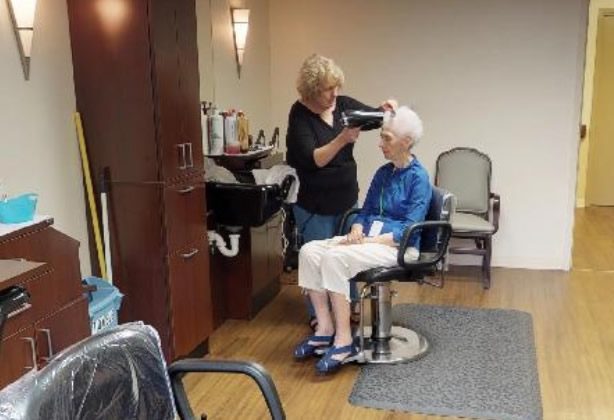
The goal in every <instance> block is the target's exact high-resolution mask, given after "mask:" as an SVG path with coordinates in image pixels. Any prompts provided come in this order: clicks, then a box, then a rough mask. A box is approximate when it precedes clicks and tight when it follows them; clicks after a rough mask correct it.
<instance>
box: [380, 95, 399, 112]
mask: <svg viewBox="0 0 614 420" xmlns="http://www.w3.org/2000/svg"><path fill="white" fill-rule="evenodd" d="M398 107H399V103H398V102H397V100H396V99H393V98H390V99H386V100H385V101H384V102H382V104H381V105H380V108H382V109H383V110H384V111H396V110H397V108H398Z"/></svg>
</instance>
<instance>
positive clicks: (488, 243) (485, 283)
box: [482, 236, 492, 289]
mask: <svg viewBox="0 0 614 420" xmlns="http://www.w3.org/2000/svg"><path fill="white" fill-rule="evenodd" d="M484 249H485V251H486V253H485V254H484V257H483V259H482V287H484V289H490V260H491V258H492V238H491V237H490V236H489V237H487V238H484Z"/></svg>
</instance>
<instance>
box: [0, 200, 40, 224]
mask: <svg viewBox="0 0 614 420" xmlns="http://www.w3.org/2000/svg"><path fill="white" fill-rule="evenodd" d="M37 201H38V194H33V193H30V194H22V195H20V196H17V197H14V198H8V199H6V200H0V223H23V222H29V221H30V220H32V219H33V218H34V212H35V211H36V202H37Z"/></svg>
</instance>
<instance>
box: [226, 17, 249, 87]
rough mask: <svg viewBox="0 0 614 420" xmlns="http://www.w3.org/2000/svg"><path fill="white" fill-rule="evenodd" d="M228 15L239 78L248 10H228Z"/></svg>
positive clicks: (247, 24) (247, 22) (245, 38)
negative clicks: (230, 22) (229, 16)
mask: <svg viewBox="0 0 614 420" xmlns="http://www.w3.org/2000/svg"><path fill="white" fill-rule="evenodd" d="M230 15H231V16H232V29H233V32H234V40H235V54H236V58H237V72H238V73H239V77H241V66H242V65H243V54H244V53H245V42H246V40H247V30H248V29H249V9H230Z"/></svg>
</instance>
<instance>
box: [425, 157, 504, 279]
mask: <svg viewBox="0 0 614 420" xmlns="http://www.w3.org/2000/svg"><path fill="white" fill-rule="evenodd" d="M491 176H492V162H491V160H490V158H489V157H488V155H486V154H484V153H482V152H480V151H478V150H476V149H472V148H468V147H457V148H454V149H451V150H448V151H446V152H443V153H442V154H440V155H439V157H438V158H437V163H436V172H435V184H436V185H437V186H439V187H441V188H445V189H446V190H448V191H450V192H451V193H452V194H454V196H455V197H456V200H457V205H456V212H455V213H454V217H453V218H452V237H453V238H460V239H469V240H472V241H473V242H474V243H475V247H467V246H450V248H449V253H450V254H471V255H478V256H481V257H482V286H483V287H484V288H485V289H488V288H489V287H490V279H491V275H490V271H491V270H490V262H491V258H492V236H493V235H494V234H495V233H496V232H497V230H499V213H500V207H501V198H500V197H499V195H498V194H495V193H493V192H492V191H491V190H490V181H491Z"/></svg>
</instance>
